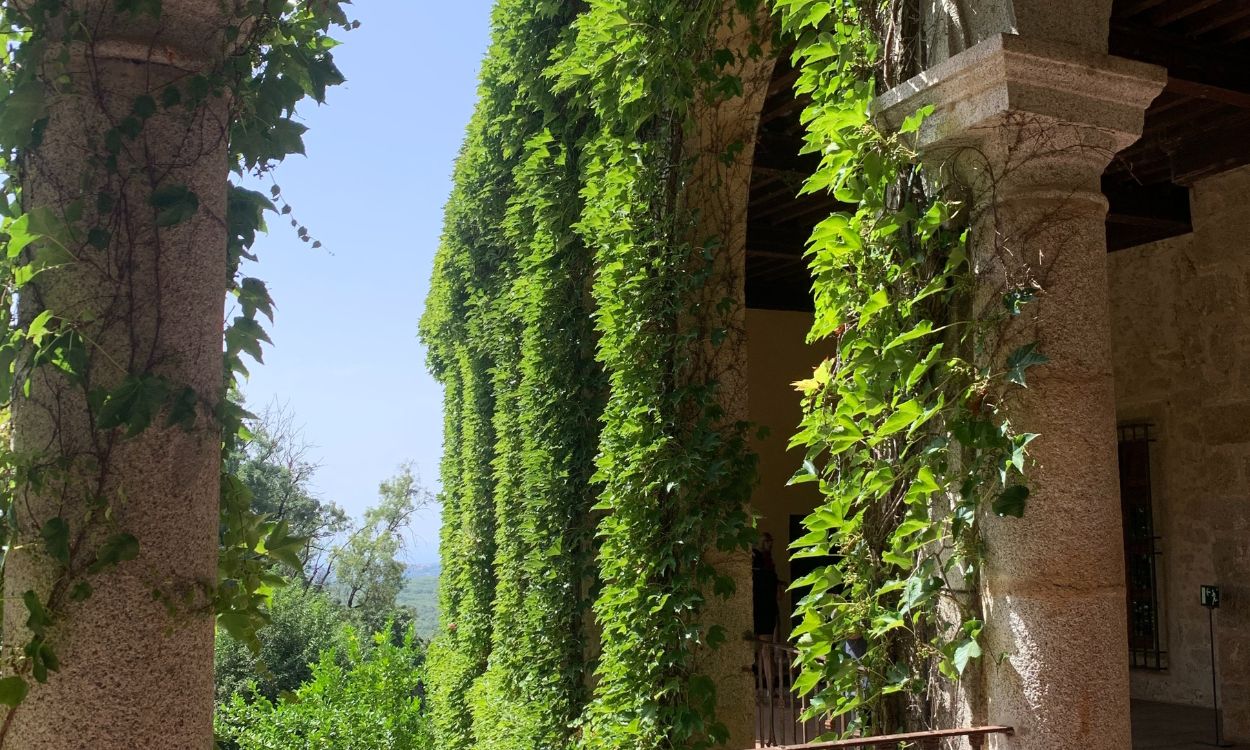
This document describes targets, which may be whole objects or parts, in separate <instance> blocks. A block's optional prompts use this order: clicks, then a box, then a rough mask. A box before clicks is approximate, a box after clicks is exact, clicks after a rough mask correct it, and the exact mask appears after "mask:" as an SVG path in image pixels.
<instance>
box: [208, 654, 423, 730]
mask: <svg viewBox="0 0 1250 750" xmlns="http://www.w3.org/2000/svg"><path fill="white" fill-rule="evenodd" d="M424 661H425V655H424V649H423V648H422V646H421V643H420V641H419V640H417V638H416V635H415V633H414V632H413V631H412V630H411V629H409V630H408V631H407V633H406V635H405V636H404V638H403V639H402V640H401V641H400V642H399V643H395V642H394V641H393V640H392V639H391V638H389V637H387V635H386V634H384V633H380V634H378V635H375V636H374V637H373V638H372V639H371V642H369V643H362V642H361V640H360V639H359V638H358V637H357V636H356V635H355V633H351V634H350V636H349V638H348V640H347V643H346V645H345V646H344V648H343V650H342V651H341V652H340V651H338V650H333V649H332V650H330V651H327V652H325V653H324V654H322V656H321V659H320V660H319V661H318V662H317V663H316V664H315V665H314V666H313V668H312V680H311V681H310V682H308V683H306V684H305V685H303V686H302V687H300V688H299V689H298V690H296V691H295V694H294V696H293V699H291V700H285V701H281V702H274V701H272V700H270V699H268V698H259V699H258V700H256V701H254V702H251V703H249V702H247V701H246V700H244V698H243V697H242V696H240V695H236V696H235V697H234V698H233V699H232V700H231V702H230V703H229V704H228V705H226V706H224V707H223V708H222V710H221V711H219V712H218V716H217V732H218V735H219V737H220V738H221V739H222V740H223V741H225V742H227V743H232V744H233V746H234V747H235V748H237V749H238V750H314V749H315V750H427V749H428V748H430V747H432V746H433V741H432V738H431V735H430V731H429V727H428V720H427V718H426V716H425V714H424V712H423V711H422V709H421V699H422V696H423V694H424V685H423V680H424V674H425V669H424Z"/></svg>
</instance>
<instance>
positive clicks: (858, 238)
mask: <svg viewBox="0 0 1250 750" xmlns="http://www.w3.org/2000/svg"><path fill="white" fill-rule="evenodd" d="M774 7H775V11H776V16H777V18H778V20H779V23H780V25H781V32H782V35H783V37H784V39H785V40H786V41H787V43H789V44H792V45H793V50H794V51H793V58H794V62H795V64H796V67H798V68H799V70H800V75H799V78H798V80H797V82H796V84H795V86H796V92H797V94H799V95H806V96H809V97H810V98H811V104H810V106H808V107H807V109H806V110H805V111H804V113H803V115H802V119H803V123H804V125H805V127H806V146H805V150H806V151H807V152H809V153H812V154H816V155H819V157H820V165H819V168H818V169H817V171H816V172H815V173H814V174H813V175H812V176H811V177H810V179H809V180H808V181H807V184H806V186H805V188H804V191H805V192H808V193H815V192H824V193H829V194H832V195H833V196H834V197H836V198H837V199H838V201H840V202H841V203H843V204H847V205H848V206H849V207H848V208H847V209H846V210H842V211H838V212H836V213H834V214H832V215H831V216H829V217H827V218H825V219H824V220H822V221H821V222H820V223H819V224H818V225H817V226H816V227H815V230H814V232H813V234H812V236H811V239H810V240H809V242H808V246H807V251H806V257H807V260H808V263H809V266H810V268H811V270H812V274H813V277H814V283H813V293H814V298H815V306H816V312H815V318H814V324H813V327H812V329H811V332H810V335H809V341H810V343H812V344H813V345H816V346H819V347H821V348H822V349H823V350H825V351H826V352H828V356H827V359H826V360H825V361H824V362H823V363H822V364H821V365H820V366H819V367H817V368H816V370H815V372H814V373H813V376H812V377H811V378H809V379H806V380H803V381H800V382H798V383H796V384H795V387H796V389H797V390H798V391H799V393H800V397H801V398H802V400H803V406H804V417H803V421H802V423H801V426H800V430H799V432H798V433H797V434H796V435H795V436H794V438H793V439H792V441H791V445H792V447H800V448H802V449H803V450H804V451H805V460H804V463H803V467H802V468H801V469H800V470H799V471H798V472H797V473H796V475H795V477H794V479H793V480H792V481H793V482H795V483H797V482H813V483H817V485H818V487H819V490H820V493H821V501H820V504H819V505H818V507H817V508H816V509H815V510H814V511H813V512H812V513H811V514H809V515H808V516H807V517H806V518H805V519H804V521H803V526H804V528H805V531H806V533H805V534H804V535H803V536H802V537H801V538H800V539H798V540H797V541H796V542H795V543H794V545H793V548H794V552H793V554H794V556H795V557H796V558H822V559H832V560H834V562H832V563H828V564H824V565H821V566H820V567H818V568H817V569H816V570H815V571H814V572H812V573H811V574H809V575H807V576H806V577H804V578H803V579H801V580H798V581H795V582H794V584H793V588H794V589H798V590H802V591H803V592H804V595H803V598H802V599H801V601H800V602H799V604H798V606H797V614H798V616H799V624H798V625H797V627H796V628H795V630H794V631H793V635H794V637H796V638H797V639H798V645H799V648H800V652H801V657H800V664H801V667H802V670H803V671H802V676H801V677H800V678H799V680H798V684H797V686H796V687H797V689H798V690H799V691H800V692H801V693H804V694H807V695H809V696H810V697H811V705H812V709H811V713H812V714H814V715H826V716H827V715H840V716H847V717H851V718H852V721H851V722H850V727H851V731H861V732H864V733H866V734H880V733H889V732H891V731H895V730H899V729H903V728H907V727H909V726H910V727H913V728H914V727H916V726H917V725H918V724H921V723H923V721H924V720H925V719H926V718H927V717H926V716H924V713H925V709H924V701H923V695H924V692H925V690H926V688H927V687H928V686H929V676H930V675H932V674H934V673H936V674H940V675H941V676H942V677H943V678H944V679H948V680H957V679H959V678H960V676H961V675H963V674H964V673H965V672H966V671H967V670H968V669H969V666H970V664H971V663H972V662H973V661H974V660H975V659H977V658H979V657H980V656H981V655H982V646H981V642H980V638H981V633H982V616H981V613H980V607H979V603H978V601H977V593H976V592H977V581H978V575H979V572H980V569H981V559H982V555H983V542H982V540H981V536H980V525H981V523H982V521H983V519H984V518H985V515H986V514H987V513H992V514H997V515H999V516H1013V517H1019V516H1021V515H1023V514H1024V513H1025V512H1026V510H1027V502H1028V497H1029V489H1028V486H1027V481H1026V477H1025V473H1026V470H1027V468H1028V461H1027V446H1028V444H1029V442H1030V441H1031V440H1032V439H1033V438H1035V437H1036V436H1035V435H1031V434H1022V433H1017V432H1016V431H1015V430H1014V429H1013V427H1012V425H1011V422H1010V419H1009V418H1008V416H1009V408H1008V406H1009V402H1010V398H1011V394H1012V392H1013V389H1019V388H1022V387H1025V386H1026V375H1027V372H1028V371H1029V370H1030V369H1031V368H1033V367H1037V366H1041V365H1044V364H1045V363H1046V362H1047V359H1046V357H1045V355H1044V354H1043V353H1042V352H1041V351H1040V349H1039V347H1038V345H1037V344H1036V342H1029V343H1025V344H1023V345H1021V346H1019V348H1017V349H1015V350H1014V351H1013V352H1012V353H1011V354H1010V355H1008V356H1007V357H1005V367H1003V366H996V362H998V361H999V360H1000V357H999V356H997V355H996V354H995V352H996V351H997V350H998V349H999V348H1001V346H1002V336H1001V331H1002V328H1003V320H1000V319H995V318H993V316H987V317H983V318H982V319H980V320H971V319H969V318H970V316H969V313H968V312H967V311H969V310H971V309H973V306H972V305H971V304H970V301H971V299H972V294H973V271H972V269H971V267H970V263H969V258H968V255H969V249H968V248H969V230H968V228H967V226H966V223H967V215H968V212H969V207H970V202H971V201H972V200H973V199H975V196H970V195H969V194H968V193H967V191H965V190H960V189H959V185H958V184H956V183H954V182H953V181H951V180H949V179H947V175H945V174H944V173H943V172H942V171H941V170H940V169H936V168H933V167H932V166H931V165H926V164H924V163H923V159H922V155H921V154H919V153H918V152H917V151H916V150H915V149H914V147H913V145H912V142H911V140H909V139H910V138H911V137H912V135H913V134H914V133H916V132H918V131H919V130H920V127H921V124H922V123H923V121H924V119H925V118H926V117H928V116H929V115H930V114H931V113H932V108H931V107H927V108H924V109H921V110H920V111H918V112H916V113H914V114H912V115H911V116H909V117H908V118H906V120H905V121H904V122H903V123H902V124H901V126H900V127H898V128H895V129H890V128H889V127H887V126H885V125H884V124H883V123H881V122H880V121H879V119H878V118H877V116H876V113H874V111H873V101H874V99H875V97H876V95H877V93H878V92H879V91H880V90H882V88H883V87H884V86H889V85H893V84H895V83H898V82H899V81H891V80H887V79H886V78H885V76H884V73H883V71H884V70H885V69H886V67H887V66H886V65H885V63H886V55H887V54H890V50H888V49H887V48H886V46H885V45H884V44H883V43H882V38H883V36H882V33H883V31H882V30H883V29H885V28H886V27H887V26H888V24H889V22H890V19H891V17H892V16H891V13H892V11H893V8H894V4H892V3H875V2H862V1H861V0H836V1H835V2H823V1H816V0H775V2H774ZM895 67H897V66H895ZM1036 291H1037V290H1035V289H1032V288H1027V289H1015V290H1005V291H1004V294H1003V305H1002V306H1001V308H1000V313H999V314H1000V317H1001V318H1003V319H1006V318H1010V317H1012V316H1018V315H1021V314H1022V312H1023V311H1024V308H1025V307H1026V306H1027V305H1028V304H1029V303H1030V302H1031V301H1032V300H1033V299H1034V297H1035V296H1036ZM848 642H853V643H856V644H859V646H862V648H848V647H846V646H845V645H844V644H846V643H848Z"/></svg>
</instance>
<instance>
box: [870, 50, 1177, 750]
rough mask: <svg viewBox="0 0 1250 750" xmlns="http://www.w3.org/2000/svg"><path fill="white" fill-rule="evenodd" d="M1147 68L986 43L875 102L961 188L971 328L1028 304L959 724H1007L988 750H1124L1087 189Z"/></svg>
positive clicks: (1101, 281)
mask: <svg viewBox="0 0 1250 750" xmlns="http://www.w3.org/2000/svg"><path fill="white" fill-rule="evenodd" d="M1164 80H1165V74H1164V71H1162V70H1161V69H1158V68H1154V67H1151V66H1147V65H1142V64H1139V63H1135V62H1130V61H1126V60H1122V59H1118V58H1112V57H1108V56H1105V55H1100V54H1094V53H1089V52H1083V51H1079V50H1077V49H1075V48H1072V47H1068V46H1066V45H1062V44H1057V43H1054V42H1039V41H1037V40H1030V39H1026V38H1022V37H1018V36H1012V35H999V36H996V37H991V38H990V39H987V40H986V41H984V42H982V43H980V44H978V45H976V46H975V47H972V48H971V49H969V50H967V51H966V52H963V53H961V54H959V55H956V56H955V57H953V58H951V59H950V60H948V61H946V62H944V63H942V64H940V65H938V66H936V67H934V68H933V69H931V70H929V71H927V72H926V73H924V74H923V75H922V76H920V77H918V78H916V79H914V80H912V81H910V82H908V83H907V84H904V85H903V86H900V87H899V88H897V89H895V90H893V91H891V92H889V93H887V94H886V95H885V96H884V97H883V98H882V100H881V102H880V105H881V109H882V112H883V114H884V116H885V118H886V120H887V121H891V122H894V123H897V122H898V121H899V120H900V118H901V117H903V116H905V115H906V114H908V113H910V112H912V111H915V110H916V109H918V108H919V107H921V106H923V105H925V104H933V105H935V107H936V110H935V112H934V114H933V116H932V117H931V118H930V119H929V120H928V121H927V123H926V124H925V125H924V127H923V128H922V131H921V132H920V134H919V135H920V142H921V143H920V145H921V147H922V149H923V150H924V152H925V153H926V156H927V158H928V159H929V161H930V162H931V163H932V164H933V165H934V166H935V168H936V169H939V170H943V174H945V175H947V176H950V177H952V178H953V180H954V181H955V182H958V183H961V184H963V185H964V186H966V187H967V188H969V191H968V194H969V195H970V196H971V200H972V204H973V205H972V206H971V207H970V209H971V217H972V230H973V233H972V237H973V239H972V248H971V255H972V258H973V262H974V268H975V273H976V284H977V294H976V297H977V299H976V300H975V308H976V312H975V313H974V314H975V315H977V316H978V317H986V316H989V315H993V314H994V311H996V310H1002V309H1003V305H1002V299H1003V294H1004V292H1006V291H1007V289H1009V288H1013V287H1016V286H1021V285H1028V284H1030V283H1031V282H1036V283H1037V284H1038V286H1040V287H1041V289H1042V291H1041V293H1040V295H1039V298H1038V300H1037V301H1036V302H1034V303H1033V304H1032V305H1031V306H1030V307H1029V308H1027V312H1026V314H1025V315H1022V316H1020V318H1019V319H1017V320H1016V321H1015V322H1014V323H1013V324H1012V325H1011V326H1009V327H1008V330H1007V332H1006V334H1005V337H1004V340H1003V341H1002V343H1001V348H1000V349H999V350H998V353H997V354H990V355H986V356H987V357H988V358H989V359H990V360H991V361H993V362H995V363H996V364H997V365H999V366H1001V363H1002V361H1003V358H1004V357H1005V354H1006V353H1007V352H1010V351H1012V350H1014V349H1015V348H1016V347H1018V346H1019V345H1021V344H1024V343H1028V342H1030V341H1037V342H1038V344H1039V346H1040V349H1041V351H1042V352H1044V354H1045V355H1046V356H1047V357H1049V359H1050V362H1049V363H1048V364H1046V365H1045V366H1042V367H1034V368H1033V369H1032V370H1030V371H1029V372H1028V388H1027V390H1023V391H1019V392H1018V394H1017V395H1015V396H1013V399H1014V400H1013V401H1012V402H1011V403H1010V407H1009V411H1008V414H1009V416H1010V419H1011V422H1012V425H1013V427H1014V428H1015V429H1016V430H1018V431H1020V432H1034V433H1038V434H1040V436H1041V437H1039V438H1038V439H1037V440H1036V441H1035V442H1034V443H1033V444H1032V446H1031V450H1030V455H1031V458H1032V467H1031V470H1030V482H1031V485H1032V489H1033V495H1032V497H1031V498H1030V500H1029V503H1028V507H1027V509H1026V511H1025V515H1024V517H1023V518H1021V519H1015V518H1007V519H999V518H997V517H988V518H986V519H985V525H984V537H985V542H986V550H987V551H986V555H987V556H986V560H985V565H984V569H983V571H982V578H981V584H982V596H983V601H984V606H985V616H986V636H985V642H984V643H983V647H984V652H985V658H984V659H983V663H982V665H983V666H982V669H983V674H982V678H983V680H984V695H983V696H982V701H981V705H979V706H976V707H974V710H973V712H972V713H973V715H980V716H981V717H983V720H984V721H985V722H987V723H989V724H1004V725H1010V726H1013V727H1015V729H1016V734H1015V736H1014V737H1013V738H1011V739H1006V738H999V739H997V740H996V741H995V746H997V747H1010V748H1013V750H1016V749H1019V750H1113V749H1114V750H1126V749H1127V748H1128V747H1129V745H1130V717H1129V684H1128V645H1127V635H1126V631H1127V625H1126V611H1125V590H1124V565H1123V536H1122V529H1121V518H1120V500H1119V489H1118V472H1117V456H1116V447H1115V446H1116V442H1115V402H1114V389H1113V381H1112V367H1111V360H1110V337H1111V332H1110V318H1109V310H1108V300H1107V286H1106V284H1107V282H1106V253H1107V249H1106V234H1105V225H1104V222H1105V219H1106V211H1107V203H1106V199H1105V198H1104V197H1103V196H1102V194H1101V192H1100V178H1101V176H1102V173H1103V171H1104V170H1105V168H1106V166H1107V164H1108V163H1109V162H1110V160H1111V158H1112V156H1113V155H1114V154H1115V153H1116V152H1117V151H1119V150H1121V149H1123V148H1124V147H1126V146H1127V145H1129V144H1130V143H1132V142H1133V141H1134V140H1136V139H1137V137H1139V136H1140V133H1141V127H1142V120H1143V114H1144V111H1145V108H1146V107H1147V106H1148V105H1149V103H1150V101H1152V100H1153V99H1154V97H1155V96H1156V95H1157V94H1158V93H1159V91H1160V90H1161V89H1162V87H1163V84H1164Z"/></svg>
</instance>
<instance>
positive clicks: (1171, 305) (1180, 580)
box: [1108, 168, 1250, 741]
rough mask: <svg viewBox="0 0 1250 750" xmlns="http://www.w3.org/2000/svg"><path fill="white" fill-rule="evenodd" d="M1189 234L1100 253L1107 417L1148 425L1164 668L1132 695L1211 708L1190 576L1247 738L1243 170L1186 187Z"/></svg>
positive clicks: (1139, 682) (1249, 413) (1249, 358)
mask: <svg viewBox="0 0 1250 750" xmlns="http://www.w3.org/2000/svg"><path fill="white" fill-rule="evenodd" d="M1192 200H1193V217H1194V230H1195V231H1194V233H1193V234H1190V235H1186V236H1183V237H1177V238H1174V239H1170V240H1164V241H1162V242H1157V243H1153V244H1150V245H1144V246H1141V247H1137V248H1132V249H1129V250H1125V251H1121V252H1117V253H1113V254H1111V255H1110V256H1108V257H1109V261H1108V263H1109V269H1108V271H1109V277H1110V293H1111V307H1112V318H1113V352H1114V365H1115V380H1116V406H1117V415H1118V418H1119V419H1120V421H1121V422H1122V423H1123V422H1142V421H1148V422H1151V423H1153V424H1154V425H1155V432H1156V434H1157V438H1158V440H1157V442H1156V443H1155V444H1153V445H1152V447H1151V454H1152V455H1151V463H1152V466H1151V474H1152V484H1153V497H1154V505H1155V517H1156V526H1155V528H1156V533H1158V534H1160V535H1161V536H1162V551H1163V558H1162V566H1161V568H1162V587H1163V594H1162V596H1163V605H1162V609H1163V612H1162V618H1163V620H1164V622H1165V625H1166V631H1165V632H1166V634H1167V641H1166V648H1167V650H1168V652H1169V668H1168V669H1167V670H1166V671H1163V672H1146V671H1135V672H1134V673H1133V678H1132V688H1133V696H1134V697H1135V698H1143V699H1149V700H1157V701H1164V702H1171V703H1182V704H1189V705H1196V706H1209V705H1210V704H1211V674H1210V671H1211V667H1210V652H1209V643H1210V639H1209V637H1208V623H1207V612H1206V610H1204V609H1203V608H1202V607H1201V606H1199V603H1198V593H1199V587H1200V586H1201V585H1202V584H1218V585H1220V587H1221V590H1222V594H1223V604H1222V608H1221V609H1220V610H1219V611H1218V612H1217V613H1216V627H1217V634H1216V643H1217V650H1218V653H1219V672H1220V683H1221V693H1222V695H1221V699H1222V703H1223V704H1224V706H1225V723H1226V730H1227V734H1229V735H1230V736H1232V737H1234V738H1238V739H1241V740H1243V741H1244V740H1250V168H1242V169H1239V170H1235V171H1232V172H1228V173H1226V174H1223V175H1220V176H1217V177H1214V178H1211V179H1209V180H1206V181H1203V182H1201V183H1199V184H1197V185H1196V186H1195V187H1194V189H1193V198H1192Z"/></svg>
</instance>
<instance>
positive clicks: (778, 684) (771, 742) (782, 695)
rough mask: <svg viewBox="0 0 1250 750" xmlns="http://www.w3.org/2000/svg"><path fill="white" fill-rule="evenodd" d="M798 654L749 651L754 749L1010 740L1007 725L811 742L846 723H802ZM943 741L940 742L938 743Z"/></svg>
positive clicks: (935, 747) (923, 747) (913, 748)
mask: <svg viewBox="0 0 1250 750" xmlns="http://www.w3.org/2000/svg"><path fill="white" fill-rule="evenodd" d="M797 660H798V651H797V650H796V649H794V648H793V647H791V646H789V645H787V644H782V643H771V642H759V643H757V644H756V649H755V669H754V672H755V747H757V748H760V747H772V748H776V749H777V750H837V749H838V748H848V749H849V748H875V749H877V750H887V749H888V750H942V748H944V747H957V745H954V744H952V743H951V742H949V741H950V740H958V739H966V740H968V744H969V745H971V746H972V748H973V750H980V749H981V748H982V747H984V745H985V738H986V737H988V736H990V735H1004V736H1010V735H1011V734H1012V729H1011V727H1000V726H992V727H977V728H972V729H938V730H933V731H928V732H912V733H909V734H891V735H880V736H877V737H856V738H851V739H845V740H834V741H832V742H813V740H815V739H816V738H817V737H820V736H822V735H827V734H829V733H831V732H833V733H837V734H839V735H843V734H846V730H847V723H846V722H847V719H846V717H838V718H837V719H833V720H827V719H806V720H805V719H804V718H803V715H804V713H805V712H806V711H807V709H808V708H810V707H811V702H810V701H809V700H808V699H807V698H801V697H798V696H796V695H795V694H794V683H795V681H796V680H797V679H798V677H799V668H798V667H797V666H795V663H796V662H797ZM943 741H947V742H945V744H943Z"/></svg>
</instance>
